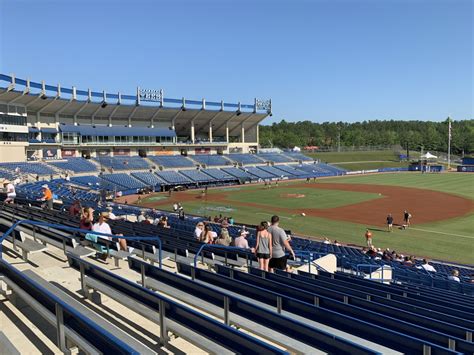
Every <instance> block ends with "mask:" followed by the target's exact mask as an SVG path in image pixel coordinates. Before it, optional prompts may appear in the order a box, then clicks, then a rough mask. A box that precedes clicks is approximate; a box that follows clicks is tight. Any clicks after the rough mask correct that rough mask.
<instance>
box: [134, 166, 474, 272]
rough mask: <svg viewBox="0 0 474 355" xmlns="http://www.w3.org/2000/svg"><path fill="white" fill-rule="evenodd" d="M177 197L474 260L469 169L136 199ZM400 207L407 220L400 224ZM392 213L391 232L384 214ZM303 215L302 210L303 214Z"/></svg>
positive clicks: (153, 203) (154, 203)
mask: <svg viewBox="0 0 474 355" xmlns="http://www.w3.org/2000/svg"><path fill="white" fill-rule="evenodd" d="M175 201H177V202H181V203H182V204H183V206H184V208H185V211H186V212H187V213H189V214H196V215H201V216H212V217H214V216H215V215H220V214H222V215H223V216H232V217H234V219H235V220H236V221H237V222H239V223H247V224H257V223H259V222H260V221H262V220H269V219H270V217H271V215H273V214H278V215H279V216H280V218H281V224H282V225H283V227H284V228H286V229H290V230H292V232H293V233H295V234H299V235H306V236H312V237H315V238H318V239H320V238H323V237H328V238H329V239H331V240H333V241H334V240H338V241H339V242H341V243H344V244H356V245H363V244H364V243H365V239H364V233H365V229H366V228H370V229H371V230H372V232H373V234H374V245H375V246H377V247H381V248H387V247H388V248H390V249H392V250H396V251H397V252H401V253H403V254H414V255H416V256H425V257H429V258H433V259H440V260H449V261H453V262H460V263H468V264H474V177H473V176H472V174H461V173H443V174H419V173H391V174H376V175H364V176H344V177H337V178H327V179H317V180H316V181H311V182H310V183H306V182H305V181H289V182H280V183H279V185H278V186H275V185H273V186H272V187H270V188H266V187H265V186H264V185H261V184H258V185H241V186H235V187H223V188H213V189H208V191H207V194H204V193H203V192H202V190H189V191H185V192H175V193H173V194H172V196H171V197H168V196H167V194H155V195H152V196H150V197H148V198H146V199H144V200H142V202H141V204H142V205H143V206H147V207H155V208H159V209H166V210H170V209H171V206H172V204H173V203H174V202H175ZM404 210H408V211H409V212H410V213H411V214H412V216H413V218H412V225H411V227H410V228H408V229H402V228H401V224H402V217H403V212H404ZM388 213H391V214H392V215H393V216H394V223H395V228H394V231H393V232H388V231H386V224H385V223H386V222H385V221H386V217H387V214H388ZM303 214H304V215H303Z"/></svg>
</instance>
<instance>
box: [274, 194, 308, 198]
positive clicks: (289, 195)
mask: <svg viewBox="0 0 474 355" xmlns="http://www.w3.org/2000/svg"><path fill="white" fill-rule="evenodd" d="M280 197H286V198H303V197H306V196H305V195H304V194H282V195H280Z"/></svg>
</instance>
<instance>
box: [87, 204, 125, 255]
mask: <svg viewBox="0 0 474 355" xmlns="http://www.w3.org/2000/svg"><path fill="white" fill-rule="evenodd" d="M108 219H109V214H108V212H102V213H101V214H100V215H99V219H98V221H97V223H95V224H94V225H93V226H92V231H93V232H98V233H104V234H112V229H111V228H110V225H109V224H108V223H107V221H108ZM118 235H120V236H121V234H118ZM99 237H100V238H102V239H107V240H112V237H111V236H105V235H99ZM118 242H119V245H120V249H122V250H125V251H127V250H128V248H127V241H126V240H125V239H123V238H119V239H118Z"/></svg>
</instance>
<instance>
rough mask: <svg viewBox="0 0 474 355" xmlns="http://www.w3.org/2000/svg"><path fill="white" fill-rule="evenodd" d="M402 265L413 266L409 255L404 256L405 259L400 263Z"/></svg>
mask: <svg viewBox="0 0 474 355" xmlns="http://www.w3.org/2000/svg"><path fill="white" fill-rule="evenodd" d="M402 264H403V265H404V266H413V262H412V261H411V258H410V257H409V256H405V260H404V261H403V263H402Z"/></svg>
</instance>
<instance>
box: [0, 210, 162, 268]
mask: <svg viewBox="0 0 474 355" xmlns="http://www.w3.org/2000/svg"><path fill="white" fill-rule="evenodd" d="M23 224H26V225H31V226H38V227H48V228H55V229H59V230H65V231H68V232H81V233H85V234H87V233H92V234H94V235H99V236H104V237H112V238H121V239H125V240H136V241H144V240H146V241H154V242H158V258H159V266H160V268H161V267H162V261H161V259H162V243H161V239H160V238H159V237H149V236H148V237H140V236H139V237H136V236H135V237H131V236H117V235H113V234H107V233H100V232H92V231H90V230H85V229H79V228H74V227H68V226H63V225H61V224H53V223H46V222H40V221H32V220H29V219H23V220H21V221H17V222H15V223H13V225H12V226H11V227H10V228H9V229H8V230H7V231H6V232H5V233H4V234H3V235H2V236H1V237H0V259H3V255H2V251H3V250H2V249H3V241H4V240H5V238H7V237H8V236H9V235H10V234H11V233H12V232H13V231H14V230H15V228H16V227H18V226H19V225H23ZM104 241H105V242H107V240H104Z"/></svg>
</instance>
